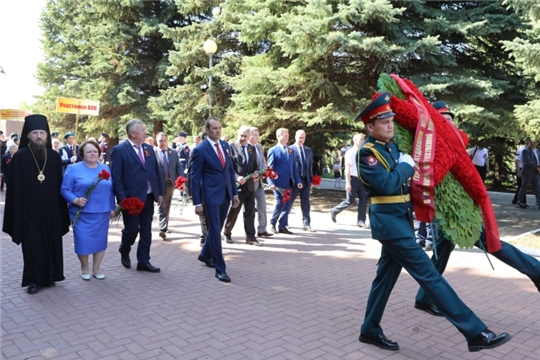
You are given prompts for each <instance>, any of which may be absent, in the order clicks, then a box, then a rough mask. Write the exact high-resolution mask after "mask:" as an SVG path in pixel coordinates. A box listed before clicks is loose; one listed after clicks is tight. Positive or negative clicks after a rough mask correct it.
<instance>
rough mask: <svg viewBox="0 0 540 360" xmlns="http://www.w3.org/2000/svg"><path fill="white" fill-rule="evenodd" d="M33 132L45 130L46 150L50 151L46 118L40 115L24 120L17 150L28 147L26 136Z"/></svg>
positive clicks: (49, 133) (49, 134) (30, 116)
mask: <svg viewBox="0 0 540 360" xmlns="http://www.w3.org/2000/svg"><path fill="white" fill-rule="evenodd" d="M34 130H45V131H46V132H47V148H49V149H52V145H51V131H50V130H49V123H48V122H47V117H46V116H45V115H41V114H32V115H28V116H27V117H25V118H24V126H23V129H22V133H21V142H20V143H19V149H22V148H25V147H27V146H28V141H29V140H28V134H29V133H31V132H32V131H34Z"/></svg>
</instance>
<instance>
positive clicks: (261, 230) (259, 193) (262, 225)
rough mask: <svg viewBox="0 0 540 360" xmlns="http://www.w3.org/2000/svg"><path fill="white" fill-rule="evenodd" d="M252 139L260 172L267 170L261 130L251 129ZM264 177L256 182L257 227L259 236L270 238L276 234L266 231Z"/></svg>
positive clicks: (250, 141) (250, 139)
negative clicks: (260, 136)
mask: <svg viewBox="0 0 540 360" xmlns="http://www.w3.org/2000/svg"><path fill="white" fill-rule="evenodd" d="M249 133H250V138H249V143H250V144H251V145H253V146H254V147H255V152H256V153H257V162H258V164H259V170H265V169H266V158H265V157H264V149H263V146H262V145H261V144H260V143H259V129H257V128H256V127H250V128H249ZM263 180H264V179H263V178H262V176H261V177H260V178H259V180H258V181H255V192H254V193H255V206H256V208H257V217H258V218H259V225H258V226H257V236H259V237H270V236H274V234H270V233H269V232H268V231H266V225H267V221H268V220H267V218H266V196H265V195H264V182H263Z"/></svg>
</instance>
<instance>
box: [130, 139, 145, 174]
mask: <svg viewBox="0 0 540 360" xmlns="http://www.w3.org/2000/svg"><path fill="white" fill-rule="evenodd" d="M133 147H135V149H137V153H138V155H139V160H141V164H143V166H144V167H145V168H146V164H145V163H144V157H143V155H142V149H141V148H142V145H139V146H137V145H133Z"/></svg>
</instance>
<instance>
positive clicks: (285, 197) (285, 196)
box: [276, 187, 292, 204]
mask: <svg viewBox="0 0 540 360" xmlns="http://www.w3.org/2000/svg"><path fill="white" fill-rule="evenodd" d="M276 191H277V192H279V193H280V194H281V195H282V196H283V199H281V202H282V203H283V204H286V203H287V202H288V201H289V200H290V199H291V196H292V189H283V188H280V187H276Z"/></svg>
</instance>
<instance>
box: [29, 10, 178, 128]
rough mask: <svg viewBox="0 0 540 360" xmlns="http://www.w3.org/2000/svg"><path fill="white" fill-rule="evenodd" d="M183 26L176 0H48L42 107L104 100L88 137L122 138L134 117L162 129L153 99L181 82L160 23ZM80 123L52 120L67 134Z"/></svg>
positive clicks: (87, 123) (70, 118) (88, 124)
mask: <svg viewBox="0 0 540 360" xmlns="http://www.w3.org/2000/svg"><path fill="white" fill-rule="evenodd" d="M183 21H184V19H183V17H182V16H181V15H180V14H179V13H178V12H177V9H176V6H175V4H174V2H173V1H172V0H169V1H143V0H130V1H121V0H115V1H107V0H93V1H90V0H84V1H79V2H73V1H70V0H49V1H48V2H47V6H46V9H45V11H44V14H43V16H42V29H43V32H44V49H45V53H46V60H45V61H44V62H43V63H41V64H40V65H39V67H38V78H39V79H40V82H41V84H42V85H43V86H44V87H45V88H46V92H45V94H44V96H43V98H42V99H41V101H40V103H41V104H43V105H45V106H48V107H49V111H50V110H51V109H50V105H51V104H52V99H54V98H56V97H57V96H65V97H74V98H83V99H95V100H99V101H100V115H99V117H97V119H96V118H93V117H91V118H87V119H86V121H85V119H83V122H82V123H81V129H82V130H83V132H84V133H91V134H95V133H96V132H99V131H103V130H104V131H107V132H109V133H110V134H111V136H115V135H117V134H118V131H119V130H120V129H121V128H122V127H123V124H124V123H125V122H127V121H128V120H130V119H132V118H138V119H140V120H142V121H144V122H146V123H147V124H148V125H150V128H153V130H154V131H160V130H161V128H162V124H161V122H162V120H163V118H160V117H159V115H160V114H159V113H153V112H152V111H151V110H150V109H149V108H148V101H149V100H150V99H152V97H156V96H158V95H159V91H160V89H163V88H166V87H168V86H170V85H171V84H175V83H177V82H178V81H179V80H178V79H177V78H172V77H169V76H166V74H165V70H166V69H167V67H168V65H169V64H168V55H169V54H168V51H169V49H170V47H171V46H172V42H171V41H170V40H167V39H164V38H163V37H162V35H161V34H160V32H159V26H160V25H161V24H168V25H169V26H171V27H174V26H181V25H182V24H183ZM48 113H50V112H48ZM73 118H74V117H73V116H70V115H67V116H62V115H59V114H54V116H52V119H53V123H55V124H58V125H59V126H60V127H63V128H68V129H69V128H71V129H73ZM62 119H64V122H63V123H62ZM66 120H67V121H68V123H66Z"/></svg>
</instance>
